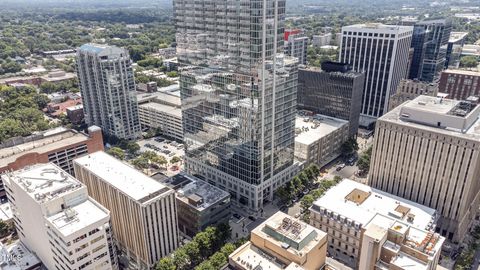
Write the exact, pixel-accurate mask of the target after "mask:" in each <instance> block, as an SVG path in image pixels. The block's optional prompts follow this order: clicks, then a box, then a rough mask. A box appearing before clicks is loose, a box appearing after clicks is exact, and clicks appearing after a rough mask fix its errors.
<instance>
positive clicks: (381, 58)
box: [339, 23, 413, 126]
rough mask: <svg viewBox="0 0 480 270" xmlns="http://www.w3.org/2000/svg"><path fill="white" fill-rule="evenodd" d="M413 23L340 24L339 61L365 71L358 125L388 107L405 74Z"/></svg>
mask: <svg viewBox="0 0 480 270" xmlns="http://www.w3.org/2000/svg"><path fill="white" fill-rule="evenodd" d="M412 32H413V27H411V26H393V25H384V24H378V23H367V24H357V25H351V26H344V27H342V44H341V46H340V48H341V49H340V56H339V61H340V62H343V63H347V64H349V65H350V66H352V68H353V70H354V71H356V72H362V73H365V87H364V91H363V99H362V111H361V116H360V125H361V126H369V125H370V124H372V123H373V122H375V120H376V119H377V118H378V117H380V116H382V115H383V114H384V113H385V112H387V110H388V101H389V99H390V95H392V94H393V93H395V91H396V89H397V87H398V84H399V83H400V80H401V79H403V78H406V76H407V70H408V59H409V50H410V43H411V40H412Z"/></svg>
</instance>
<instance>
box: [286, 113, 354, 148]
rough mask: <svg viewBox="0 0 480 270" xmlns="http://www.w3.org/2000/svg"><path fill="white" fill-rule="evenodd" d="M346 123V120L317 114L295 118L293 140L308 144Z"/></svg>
mask: <svg viewBox="0 0 480 270" xmlns="http://www.w3.org/2000/svg"><path fill="white" fill-rule="evenodd" d="M346 125H348V121H346V120H342V119H338V118H334V117H329V116H325V115H321V114H317V115H315V116H313V117H310V116H297V117H296V118H295V142H297V143H301V144H306V145H309V144H311V143H313V142H316V141H318V140H319V139H321V138H323V137H325V136H327V135H329V134H330V133H332V132H334V131H336V130H338V129H340V128H342V127H343V126H346Z"/></svg>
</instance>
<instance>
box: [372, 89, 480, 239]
mask: <svg viewBox="0 0 480 270" xmlns="http://www.w3.org/2000/svg"><path fill="white" fill-rule="evenodd" d="M479 115H480V106H477V104H476V103H472V102H470V101H456V100H450V99H442V98H435V97H429V96H419V97H417V98H416V99H414V100H412V101H410V102H407V103H405V104H403V105H401V106H400V107H397V108H395V109H394V110H392V111H390V112H389V113H387V114H386V115H384V116H383V117H381V118H380V119H379V120H378V121H377V124H376V131H375V141H374V145H373V151H372V158H371V164H370V174H369V178H368V182H369V185H371V186H372V187H375V188H377V189H380V190H383V191H386V192H389V193H392V194H395V195H397V196H400V197H403V198H405V199H408V200H411V201H414V202H417V203H420V204H423V205H426V206H428V207H431V208H434V209H437V211H438V214H439V215H440V216H441V217H440V219H439V222H438V226H437V228H436V231H437V232H440V233H441V234H442V235H443V236H446V237H448V238H449V239H450V240H453V241H454V242H457V241H461V240H462V239H463V237H464V236H465V234H466V232H467V231H468V228H469V227H470V225H471V222H472V221H473V220H474V218H475V215H476V213H477V210H478V206H479V199H480V197H479V191H480V182H479V181H478V179H479V178H480V157H479V154H480V121H478V117H479Z"/></svg>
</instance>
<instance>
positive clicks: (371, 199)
mask: <svg viewBox="0 0 480 270" xmlns="http://www.w3.org/2000/svg"><path fill="white" fill-rule="evenodd" d="M436 220H437V215H436V211H435V210H434V209H431V208H428V207H426V206H423V205H420V204H417V203H414V202H411V201H408V200H405V199H403V198H400V197H397V196H394V195H391V194H388V193H386V192H382V191H380V190H377V189H374V188H371V187H369V186H367V185H364V184H361V183H358V182H355V181H352V180H349V179H344V180H342V181H341V182H340V183H338V184H337V185H335V186H333V187H332V188H330V189H329V190H328V191H327V192H326V193H325V194H324V195H323V196H322V197H321V198H320V199H318V200H317V201H315V202H314V203H313V205H312V207H311V208H310V224H311V225H312V226H314V227H316V228H318V229H320V230H322V231H324V232H326V233H327V234H328V252H329V254H330V255H331V256H333V257H334V258H336V259H338V260H339V261H341V262H343V263H345V264H346V265H348V266H350V267H353V268H354V269H362V270H374V269H379V268H377V267H376V265H377V266H378V265H384V266H386V267H384V268H380V269H392V270H393V269H395V270H399V269H405V270H406V269H410V268H408V267H407V266H408V265H409V264H403V265H402V263H398V262H396V260H401V259H400V258H407V259H408V260H407V259H405V260H407V261H409V262H412V261H413V262H414V263H412V264H413V265H415V267H419V268H418V269H431V270H434V269H436V266H437V264H438V259H439V257H440V250H441V246H442V244H443V241H444V238H443V237H441V236H440V235H438V234H435V233H434V232H433V228H434V227H435V222H436ZM390 234H395V235H399V236H398V238H394V239H397V240H392V239H393V237H391V235H390ZM387 240H388V241H390V242H394V244H391V243H389V242H388V241H387ZM433 240H435V241H433ZM424 241H425V243H424ZM430 241H431V242H430ZM417 242H418V244H417ZM420 243H423V244H422V245H420ZM427 244H430V246H428V250H427ZM388 245H390V247H395V248H394V249H392V250H391V252H390V253H389V254H390V255H389V256H384V255H385V253H387V252H385V251H384V250H383V247H384V246H387V248H388ZM413 250H416V251H415V252H413ZM417 252H418V253H417ZM412 264H410V265H412ZM395 266H396V267H395ZM414 269H416V268H414Z"/></svg>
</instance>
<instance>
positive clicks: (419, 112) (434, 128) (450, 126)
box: [379, 95, 480, 141]
mask: <svg viewBox="0 0 480 270" xmlns="http://www.w3.org/2000/svg"><path fill="white" fill-rule="evenodd" d="M479 116H480V106H478V105H477V104H474V103H470V102H468V101H459V100H452V99H446V98H439V97H431V96H423V95H422V96H418V97H417V98H415V99H413V100H410V101H407V102H405V103H403V104H402V105H400V106H398V107H397V108H395V109H393V110H391V111H390V112H388V113H386V114H385V115H383V116H382V117H381V118H379V121H382V122H391V123H396V124H400V125H406V126H411V127H416V128H419V129H424V130H429V131H431V132H436V133H444V134H448V135H452V136H459V137H464V138H469V139H474V140H477V141H478V140H480V121H478V120H479Z"/></svg>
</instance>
